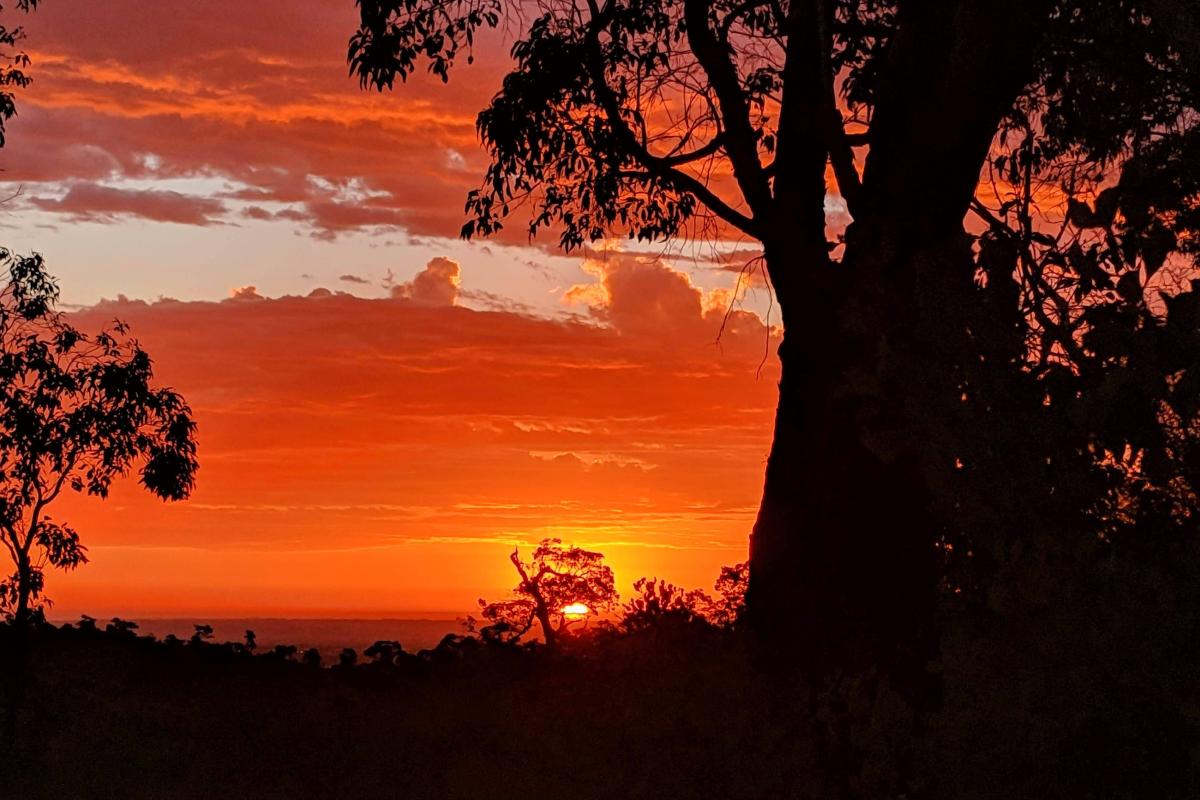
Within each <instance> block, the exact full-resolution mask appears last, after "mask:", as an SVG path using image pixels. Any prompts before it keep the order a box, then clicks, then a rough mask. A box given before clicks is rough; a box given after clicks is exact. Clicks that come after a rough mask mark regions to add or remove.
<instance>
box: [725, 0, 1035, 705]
mask: <svg viewBox="0 0 1200 800" xmlns="http://www.w3.org/2000/svg"><path fill="white" fill-rule="evenodd" d="M1049 6H1050V3H1049V2H1048V0H1012V2H1007V3H1001V2H997V1H996V0H962V2H958V3H937V4H933V3H926V4H916V3H914V4H904V5H902V6H901V15H900V23H899V32H898V33H897V34H896V35H895V36H894V37H893V40H892V41H891V43H890V44H889V54H888V60H887V64H886V67H885V69H884V79H883V83H882V85H881V88H880V90H879V97H878V103H877V106H876V109H875V114H874V118H873V120H872V123H871V133H870V146H871V149H870V155H869V157H868V160H867V164H866V168H865V170H864V173H863V177H862V186H861V189H860V190H859V192H858V197H857V203H856V205H857V208H856V210H855V222H854V223H853V224H852V225H851V227H850V229H849V230H848V231H847V237H846V239H847V243H846V250H845V253H844V255H843V258H842V261H841V263H840V264H839V265H836V266H827V262H826V261H825V260H824V259H817V258H812V257H811V254H810V256H809V260H810V261H811V262H812V263H811V264H805V263H796V264H789V263H785V262H784V259H785V258H786V255H785V254H786V253H788V252H789V250H787V249H786V245H785V244H784V243H785V241H786V239H785V237H786V236H787V231H786V230H779V231H777V233H778V238H777V239H776V240H775V242H774V243H773V242H771V241H768V242H767V244H766V258H767V261H768V266H769V268H770V274H771V276H772V282H773V284H774V285H775V288H776V291H777V295H778V298H779V302H780V306H781V308H782V312H783V324H784V331H785V334H784V341H783V343H782V344H781V346H780V349H779V358H780V363H781V368H782V376H781V379H780V385H779V405H778V410H777V412H776V420H775V439H774V441H773V444H772V448H771V453H770V456H769V459H768V463H767V473H766V481H765V485H764V490H763V498H762V504H761V507H760V511H759V515H758V519H757V521H756V523H755V526H754V531H753V534H752V537H751V573H750V587H749V592H748V597H747V608H748V613H749V617H750V623H751V626H752V628H753V629H754V630H755V631H756V632H757V633H758V635H759V637H760V638H761V639H763V640H765V642H766V643H767V644H768V645H769V647H768V652H769V653H770V654H771V655H772V656H774V657H775V659H776V660H777V661H782V662H785V663H795V664H797V665H798V666H800V667H801V668H802V670H803V671H804V672H805V673H806V674H808V675H809V677H810V678H814V679H816V680H817V681H819V682H822V681H827V680H828V679H830V678H834V677H836V676H838V675H843V674H850V675H854V674H861V673H864V672H866V671H868V670H872V669H874V670H878V671H879V672H880V673H881V674H882V675H883V676H885V677H886V678H887V679H889V680H890V682H891V684H892V685H893V686H894V687H895V688H897V689H899V690H900V691H901V692H902V693H903V694H904V695H905V696H907V697H908V699H909V701H910V702H911V703H913V704H914V705H915V706H917V707H927V706H929V705H933V704H936V702H937V699H938V692H937V683H936V681H934V680H932V679H931V677H930V673H928V672H927V671H926V666H927V663H928V661H929V660H930V659H932V658H934V657H936V654H937V637H936V632H935V630H934V625H933V622H934V610H935V604H936V593H937V587H938V581H939V570H938V551H937V550H936V548H935V541H936V537H937V534H938V520H937V519H936V518H935V517H934V515H933V513H932V511H931V504H930V499H931V498H930V493H931V490H930V486H931V485H932V481H931V476H930V470H931V469H933V470H936V469H944V468H949V466H950V464H947V463H945V455H946V454H945V453H939V452H937V451H936V449H934V448H930V447H928V446H927V443H926V442H925V441H924V439H925V437H926V435H927V434H928V433H929V432H930V431H931V430H936V425H937V419H936V415H937V413H939V411H938V409H939V408H946V407H947V406H946V405H945V404H948V403H953V402H954V398H955V396H956V395H955V391H956V385H955V378H954V375H955V369H954V360H955V359H956V358H959V357H960V354H961V352H962V351H961V349H960V346H961V343H962V340H961V336H962V334H963V326H962V325H961V324H960V323H961V314H960V312H961V311H962V309H963V306H964V304H967V303H968V302H969V301H967V300H965V299H964V298H965V297H966V294H965V292H967V291H969V290H970V287H971V281H972V274H973V273H972V263H971V256H970V251H969V249H968V247H967V245H968V240H967V239H966V237H965V236H964V233H963V227H962V221H963V218H964V216H965V214H966V212H967V208H968V205H969V203H970V201H971V199H972V197H973V195H974V190H975V186H976V183H977V181H978V176H979V172H980V169H981V167H982V165H983V163H984V159H985V158H986V157H987V153H988V150H989V147H990V145H991V143H992V140H993V137H994V136H995V132H996V130H997V128H998V126H999V124H1000V121H1001V120H1002V118H1003V117H1004V115H1005V114H1007V113H1008V111H1009V110H1010V109H1011V107H1012V104H1013V102H1014V101H1015V99H1016V97H1017V95H1018V94H1019V93H1020V91H1021V89H1022V87H1023V86H1024V85H1025V83H1026V81H1027V80H1029V79H1030V78H1031V77H1032V74H1033V62H1034V58H1033V53H1034V47H1035V44H1036V41H1035V37H1036V31H1037V30H1038V29H1039V25H1038V21H1039V20H1042V19H1044V18H1045V14H1046V13H1047V10H1048V8H1049ZM790 252H795V250H794V249H793V250H791V251H790ZM801 258H803V256H801ZM814 265H815V266H814ZM777 276H781V277H782V276H789V277H788V279H786V280H780V279H777ZM796 276H804V277H802V278H799V279H797V278H796ZM951 463H952V459H951Z"/></svg>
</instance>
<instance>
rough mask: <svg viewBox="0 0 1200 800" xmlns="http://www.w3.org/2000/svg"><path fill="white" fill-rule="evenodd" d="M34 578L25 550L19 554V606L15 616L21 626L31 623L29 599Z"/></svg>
mask: <svg viewBox="0 0 1200 800" xmlns="http://www.w3.org/2000/svg"><path fill="white" fill-rule="evenodd" d="M32 580H33V575H32V569H31V566H30V563H29V555H28V554H27V553H24V552H18V554H17V608H16V614H15V616H14V618H13V619H14V621H15V622H16V624H17V625H18V626H19V627H24V626H25V625H27V624H28V623H29V616H30V610H29V600H30V595H31V593H32V587H31V585H30V584H31V582H32Z"/></svg>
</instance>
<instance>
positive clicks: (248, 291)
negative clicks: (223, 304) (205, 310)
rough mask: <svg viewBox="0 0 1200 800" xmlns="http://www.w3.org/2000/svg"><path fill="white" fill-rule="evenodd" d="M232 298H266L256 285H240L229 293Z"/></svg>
mask: <svg viewBox="0 0 1200 800" xmlns="http://www.w3.org/2000/svg"><path fill="white" fill-rule="evenodd" d="M229 299H230V300H265V299H266V298H265V297H263V296H262V295H261V294H259V293H258V287H256V286H240V287H238V288H236V289H234V290H233V291H231V292H230V293H229Z"/></svg>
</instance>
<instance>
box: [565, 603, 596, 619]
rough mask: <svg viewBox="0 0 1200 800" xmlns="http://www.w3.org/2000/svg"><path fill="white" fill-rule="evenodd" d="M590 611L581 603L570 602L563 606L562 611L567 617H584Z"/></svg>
mask: <svg viewBox="0 0 1200 800" xmlns="http://www.w3.org/2000/svg"><path fill="white" fill-rule="evenodd" d="M591 611H592V610H591V609H590V608H588V607H587V606H585V605H584V604H583V603H571V605H569V606H564V607H563V610H562V613H563V614H564V615H565V616H568V617H586V616H587V615H588V614H590V613H591Z"/></svg>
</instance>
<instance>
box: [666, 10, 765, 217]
mask: <svg viewBox="0 0 1200 800" xmlns="http://www.w3.org/2000/svg"><path fill="white" fill-rule="evenodd" d="M708 8H709V5H708V0H684V3H683V18H684V23H685V25H686V28H687V37H688V42H689V43H690V44H691V46H692V54H693V55H694V56H695V57H696V61H697V62H698V63H699V64H700V68H701V69H703V70H704V74H705V75H707V76H708V82H709V85H710V86H711V87H712V90H713V94H715V95H716V97H717V106H718V108H719V109H720V112H721V122H722V126H721V127H722V129H723V130H724V131H725V133H726V139H727V141H726V143H725V152H727V153H728V154H729V161H730V163H731V164H732V165H733V177H734V179H735V180H736V181H737V183H738V186H739V188H741V190H742V196H743V197H745V198H746V203H747V205H749V206H750V211H751V213H752V214H753V215H754V216H755V217H761V216H765V215H766V214H767V213H768V212H769V211H770V207H771V187H770V184H769V183H768V181H767V176H766V174H765V173H764V172H763V168H762V162H761V161H759V158H758V137H757V135H756V134H755V132H754V126H753V125H752V124H751V123H750V105H749V103H748V102H747V100H746V93H745V92H744V91H742V83H741V80H740V78H739V77H738V72H737V67H736V66H735V65H734V62H733V61H732V59H731V58H730V54H729V47H728V45H727V44H723V43H722V42H721V41H720V40H718V39H717V36H716V34H715V33H714V32H713V30H712V28H711V27H710V26H709V24H708Z"/></svg>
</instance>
